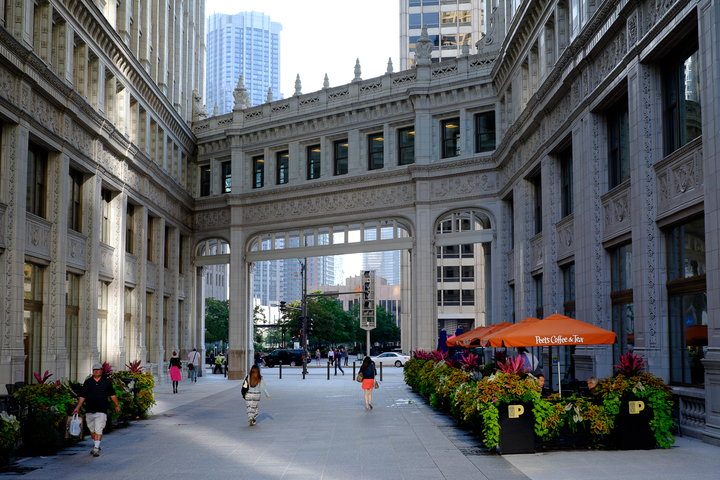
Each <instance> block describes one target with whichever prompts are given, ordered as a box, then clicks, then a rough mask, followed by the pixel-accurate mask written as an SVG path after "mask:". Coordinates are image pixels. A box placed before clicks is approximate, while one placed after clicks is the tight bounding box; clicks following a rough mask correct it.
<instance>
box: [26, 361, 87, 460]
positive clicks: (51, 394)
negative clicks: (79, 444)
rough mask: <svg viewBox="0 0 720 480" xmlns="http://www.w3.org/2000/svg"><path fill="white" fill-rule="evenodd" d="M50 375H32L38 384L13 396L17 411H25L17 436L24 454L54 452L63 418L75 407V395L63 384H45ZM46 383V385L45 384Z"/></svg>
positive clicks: (60, 441) (61, 434)
mask: <svg viewBox="0 0 720 480" xmlns="http://www.w3.org/2000/svg"><path fill="white" fill-rule="evenodd" d="M51 376H52V374H51V373H49V372H45V374H44V375H42V376H41V375H39V374H35V378H36V379H37V381H38V383H36V384H32V385H27V386H25V387H23V388H21V389H20V390H18V391H17V392H15V393H14V394H13V396H14V397H15V399H16V400H17V401H18V403H19V404H20V406H21V408H23V409H25V408H26V409H27V412H28V413H27V416H26V417H25V418H24V419H23V422H22V427H21V434H22V440H23V445H24V446H26V447H29V446H31V447H32V449H31V450H28V451H27V452H26V453H28V454H32V455H44V454H50V453H53V452H55V451H56V450H58V449H59V448H60V446H61V443H62V440H61V439H62V438H64V433H63V432H64V431H65V422H66V419H67V416H68V415H69V414H70V413H71V412H72V411H73V409H74V408H75V405H76V404H77V395H76V394H75V392H73V390H72V389H71V388H70V386H69V385H68V384H67V383H61V382H59V381H58V382H55V383H51V382H48V380H49V378H50V377H51ZM46 382H47V383H46Z"/></svg>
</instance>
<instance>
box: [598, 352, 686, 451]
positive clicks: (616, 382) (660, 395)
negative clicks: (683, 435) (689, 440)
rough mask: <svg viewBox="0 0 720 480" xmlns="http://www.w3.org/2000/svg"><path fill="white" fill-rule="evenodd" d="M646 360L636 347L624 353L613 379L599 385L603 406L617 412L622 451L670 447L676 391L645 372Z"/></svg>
mask: <svg viewBox="0 0 720 480" xmlns="http://www.w3.org/2000/svg"><path fill="white" fill-rule="evenodd" d="M644 364H645V362H644V361H643V360H642V359H641V358H639V357H638V356H637V355H635V354H634V353H633V352H632V350H630V351H628V352H627V353H626V354H625V355H621V356H620V365H615V367H616V368H617V371H616V372H615V375H614V376H613V377H612V378H607V379H605V380H603V381H602V382H600V383H599V384H598V386H597V387H596V392H597V395H600V396H601V397H602V398H603V406H604V407H605V409H606V410H607V411H608V413H609V414H610V415H613V416H614V417H615V418H614V424H615V429H614V431H613V435H614V437H615V443H616V445H617V447H618V448H620V449H622V450H637V449H652V448H655V447H656V446H658V445H659V446H661V447H663V448H670V446H671V445H672V444H673V443H675V439H674V438H673V437H672V433H671V431H672V427H673V420H672V404H673V403H672V394H671V393H670V388H669V387H668V386H667V385H665V383H664V382H663V381H662V379H660V378H658V377H656V376H654V375H652V374H651V373H642V369H643V366H644Z"/></svg>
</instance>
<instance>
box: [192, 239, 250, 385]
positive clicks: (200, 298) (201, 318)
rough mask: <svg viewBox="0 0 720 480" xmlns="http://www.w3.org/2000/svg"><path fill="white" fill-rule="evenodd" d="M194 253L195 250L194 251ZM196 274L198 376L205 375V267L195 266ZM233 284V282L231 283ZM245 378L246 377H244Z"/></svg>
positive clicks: (195, 332)
mask: <svg viewBox="0 0 720 480" xmlns="http://www.w3.org/2000/svg"><path fill="white" fill-rule="evenodd" d="M193 255H194V252H193ZM194 270H195V274H194V275H193V277H194V281H193V285H194V289H193V290H192V292H193V294H194V297H193V301H194V302H195V303H194V308H195V331H194V334H195V339H196V341H195V342H196V344H197V347H196V348H197V349H198V352H200V354H201V355H202V358H201V363H200V371H199V372H198V376H200V377H203V376H205V342H204V341H202V340H203V339H204V338H205V289H204V285H205V275H204V274H203V267H195V268H194ZM231 285H232V283H231ZM243 378H244V377H243Z"/></svg>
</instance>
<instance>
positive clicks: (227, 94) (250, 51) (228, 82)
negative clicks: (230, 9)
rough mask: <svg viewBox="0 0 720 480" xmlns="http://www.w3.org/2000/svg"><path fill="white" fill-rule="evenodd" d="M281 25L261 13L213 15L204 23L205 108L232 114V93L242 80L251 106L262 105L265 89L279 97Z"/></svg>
mask: <svg viewBox="0 0 720 480" xmlns="http://www.w3.org/2000/svg"><path fill="white" fill-rule="evenodd" d="M281 30H282V25H280V24H279V23H277V22H272V21H270V16H268V15H265V14H264V13H261V12H241V13H237V14H235V15H225V14H222V13H214V14H212V15H210V17H209V18H208V22H207V32H208V33H207V77H206V82H207V106H208V109H209V110H210V111H212V109H213V107H214V105H215V104H217V106H218V108H219V110H220V114H224V113H229V112H231V111H232V108H233V105H234V103H235V99H234V98H233V90H234V89H235V87H236V86H237V83H238V78H239V77H240V75H242V76H243V80H244V82H245V87H246V88H247V90H248V93H249V94H250V99H251V101H252V104H253V105H260V104H262V103H265V101H266V99H267V94H268V89H270V88H272V92H273V98H274V99H275V100H278V99H281V98H283V96H282V94H281V93H280V31H281Z"/></svg>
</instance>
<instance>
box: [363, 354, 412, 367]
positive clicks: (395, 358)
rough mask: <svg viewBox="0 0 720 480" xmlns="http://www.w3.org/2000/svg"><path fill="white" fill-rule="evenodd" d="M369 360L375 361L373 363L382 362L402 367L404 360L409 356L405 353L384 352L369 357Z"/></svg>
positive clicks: (408, 358)
mask: <svg viewBox="0 0 720 480" xmlns="http://www.w3.org/2000/svg"><path fill="white" fill-rule="evenodd" d="M370 360H372V361H373V362H375V365H378V364H380V363H382V364H384V365H395V366H396V367H402V366H403V365H405V362H407V361H408V360H410V357H409V356H408V355H405V354H404V353H397V352H385V353H381V354H380V355H378V356H377V357H370Z"/></svg>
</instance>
